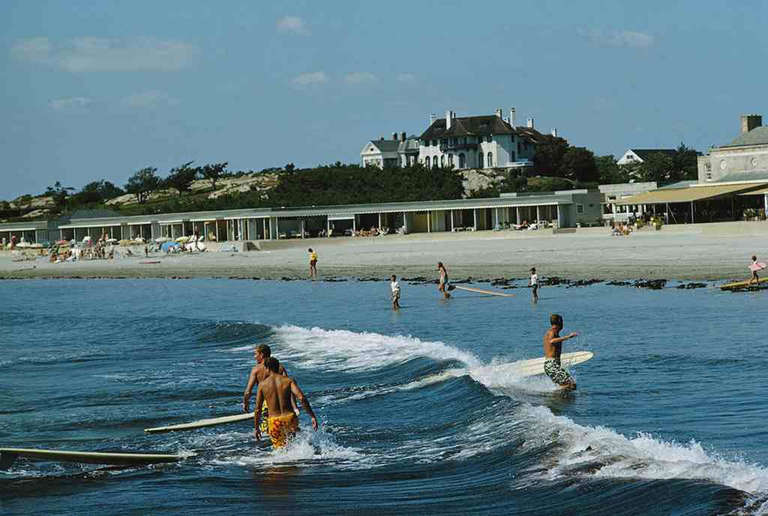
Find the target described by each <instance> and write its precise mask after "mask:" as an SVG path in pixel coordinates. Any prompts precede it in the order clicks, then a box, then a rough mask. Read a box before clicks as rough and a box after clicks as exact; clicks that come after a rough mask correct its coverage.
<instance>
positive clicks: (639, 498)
mask: <svg viewBox="0 0 768 516" xmlns="http://www.w3.org/2000/svg"><path fill="white" fill-rule="evenodd" d="M401 284H402V300H401V305H402V309H401V310H400V312H398V313H394V312H393V311H392V310H391V307H390V304H389V284H388V282H372V281H371V282H369V281H355V280H350V281H342V282H322V281H318V282H308V281H283V282H281V281H251V280H214V279H193V280H170V279H169V280H156V279H152V280H29V281H26V280H25V281H5V282H0V335H1V337H0V341H1V342H2V347H1V349H2V352H1V353H0V446H7V447H36V448H55V449H68V450H88V451H104V450H109V451H143V452H159V453H180V454H189V457H188V458H187V459H185V460H182V461H181V462H178V463H174V464H163V465H152V466H142V467H127V468H126V467H120V468H116V467H103V466H97V465H78V464H66V463H50V462H31V461H28V460H26V459H19V460H18V461H17V462H16V463H15V464H14V465H13V466H11V468H10V469H9V470H7V471H0V513H2V514H32V513H34V514H153V513H161V512H162V513H164V514H241V513H247V514H299V515H302V514H307V515H310V514H311V515H318V514H547V515H558V514H564V515H565V514H568V515H583V514H605V515H620V514H632V515H634V514H664V515H667V514H766V513H768V446H767V445H766V442H768V440H767V438H768V430H766V424H765V422H766V421H768V404H766V403H765V395H766V392H768V388H766V371H768V358H766V356H765V353H764V351H765V350H766V344H765V341H764V340H763V338H764V336H765V329H766V324H765V321H766V317H767V316H768V303H766V301H767V300H768V297H766V294H765V293H764V292H757V293H747V294H732V293H726V292H721V291H719V290H718V289H714V288H701V289H695V290H682V289H676V288H673V287H674V286H675V285H676V284H675V283H674V282H670V283H669V284H668V288H664V289H662V290H647V289H637V288H631V287H622V286H608V285H605V284H596V285H591V286H587V287H574V288H568V287H566V286H558V287H543V288H542V289H541V291H540V301H539V303H538V304H532V303H531V300H530V293H529V291H527V290H525V289H513V290H507V291H506V292H512V293H515V294H517V296H516V297H514V298H499V297H492V296H484V295H479V294H474V293H469V292H459V291H456V292H454V297H453V298H452V299H450V300H443V299H440V298H439V297H438V293H437V289H436V287H435V286H434V285H410V284H408V282H405V281H403V282H401ZM477 286H480V287H483V288H488V286H487V285H477ZM553 312H556V313H560V314H562V315H563V317H564V319H565V332H569V331H577V332H579V333H580V336H579V337H577V338H575V339H572V340H570V341H567V342H566V343H565V344H564V351H566V352H567V351H577V350H588V351H592V352H594V353H595V356H594V358H593V359H592V360H590V361H588V362H586V363H584V364H580V365H578V366H576V367H574V368H573V370H572V373H573V374H574V377H575V378H576V381H577V383H578V390H577V391H576V392H574V393H571V394H567V395H563V394H562V393H560V392H558V391H556V389H555V388H554V386H553V385H552V384H551V382H550V381H549V380H548V379H547V378H546V377H530V378H515V377H511V376H509V374H508V372H505V371H508V369H507V370H505V369H504V368H503V367H502V366H503V365H504V364H508V363H510V362H514V361H516V360H522V359H527V358H535V357H538V356H541V353H542V345H541V341H542V336H543V334H544V332H545V331H546V330H547V328H548V326H549V323H548V319H549V315H550V314H551V313H553ZM262 343H265V344H269V345H270V346H271V348H272V350H273V355H274V356H275V357H277V358H278V359H279V360H280V361H281V362H282V363H283V364H284V365H285V366H286V368H287V369H288V372H289V373H290V375H291V376H293V377H294V378H295V379H296V380H297V382H298V384H299V385H300V386H301V388H302V389H303V390H304V392H305V393H306V394H307V396H308V398H309V400H310V402H311V403H312V406H313V408H314V410H315V412H316V413H317V416H318V419H319V422H320V429H319V431H318V432H312V430H311V427H310V425H309V419H308V418H307V416H306V414H304V413H302V415H301V427H302V428H301V431H300V433H299V435H298V436H297V438H296V439H295V440H294V441H293V442H292V443H291V445H290V446H289V447H288V448H286V449H284V450H278V451H272V450H271V448H270V447H269V446H268V445H267V441H262V442H256V441H255V440H254V437H253V433H252V426H253V425H252V423H251V422H248V421H246V422H241V423H234V424H230V425H224V426H217V427H210V428H205V429H200V430H196V431H189V432H177V433H167V434H159V435H158V434H155V435H150V434H145V433H144V432H143V429H144V428H147V427H153V426H163V425H169V424H175V423H183V422H189V421H193V420H196V419H201V418H206V417H215V416H222V415H229V414H233V413H237V412H239V411H240V401H241V398H242V393H243V389H244V387H245V384H246V380H247V376H248V373H249V371H250V368H251V366H252V365H253V358H252V349H253V347H254V346H255V345H258V344H262ZM193 454H194V455H193Z"/></svg>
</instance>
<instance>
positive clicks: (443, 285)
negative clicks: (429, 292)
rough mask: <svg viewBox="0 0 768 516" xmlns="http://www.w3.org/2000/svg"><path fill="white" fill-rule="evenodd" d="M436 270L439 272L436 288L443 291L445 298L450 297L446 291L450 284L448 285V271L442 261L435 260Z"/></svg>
mask: <svg viewBox="0 0 768 516" xmlns="http://www.w3.org/2000/svg"><path fill="white" fill-rule="evenodd" d="M437 270H438V271H439V272H440V282H439V283H438V285H437V290H438V291H439V292H442V293H443V296H445V299H448V298H449V297H451V295H450V294H449V293H448V291H449V290H450V286H449V285H448V271H447V270H446V269H445V265H443V262H437Z"/></svg>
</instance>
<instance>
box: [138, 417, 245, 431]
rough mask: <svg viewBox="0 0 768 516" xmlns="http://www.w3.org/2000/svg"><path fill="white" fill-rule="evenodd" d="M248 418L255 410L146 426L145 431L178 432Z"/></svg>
mask: <svg viewBox="0 0 768 516" xmlns="http://www.w3.org/2000/svg"><path fill="white" fill-rule="evenodd" d="M247 419H253V412H249V413H245V414H235V415H233V416H223V417H214V418H209V419H200V420H198V421H192V422H191V423H181V424H178V425H171V426H158V427H155V428H145V429H144V431H145V432H147V433H148V434H160V433H163V432H176V431H178V430H195V429H197V428H204V427H206V426H216V425H224V424H226V423H236V422H238V421H245V420H247Z"/></svg>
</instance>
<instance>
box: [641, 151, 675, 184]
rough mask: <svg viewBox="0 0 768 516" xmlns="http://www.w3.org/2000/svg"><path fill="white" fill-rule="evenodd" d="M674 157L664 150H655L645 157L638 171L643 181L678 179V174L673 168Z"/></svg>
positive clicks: (667, 181)
mask: <svg viewBox="0 0 768 516" xmlns="http://www.w3.org/2000/svg"><path fill="white" fill-rule="evenodd" d="M673 168H674V163H673V161H672V158H671V157H670V156H669V155H667V154H665V153H663V152H654V153H652V154H649V155H648V156H646V157H645V158H644V159H643V162H642V163H641V164H640V166H639V167H638V169H637V171H638V174H639V179H640V180H641V181H656V182H657V183H669V182H671V181H676V180H677V179H676V178H677V176H678V174H677V173H676V172H675V171H674V170H673Z"/></svg>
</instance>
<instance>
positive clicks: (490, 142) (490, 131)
mask: <svg viewBox="0 0 768 516" xmlns="http://www.w3.org/2000/svg"><path fill="white" fill-rule="evenodd" d="M543 139H544V135H542V134H541V133H540V132H539V131H537V130H536V129H535V128H534V127H533V118H529V119H528V122H527V125H526V126H525V127H517V126H516V125H515V109H514V108H512V109H511V110H510V112H509V118H507V119H505V118H503V117H502V111H501V109H497V110H496V114H495V115H480V116H467V117H457V116H456V113H455V112H453V111H450V110H448V111H446V112H445V118H435V117H434V116H432V117H431V119H430V124H429V127H428V128H427V129H426V131H424V132H423V133H422V134H421V136H420V137H419V162H420V163H422V164H423V165H424V166H425V167H426V168H433V167H453V168H458V169H470V168H475V169H487V168H506V169H517V170H518V171H520V172H524V171H525V170H526V169H527V168H529V167H532V166H533V158H534V156H535V154H536V144H537V143H538V142H541V141H542V140H543Z"/></svg>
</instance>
